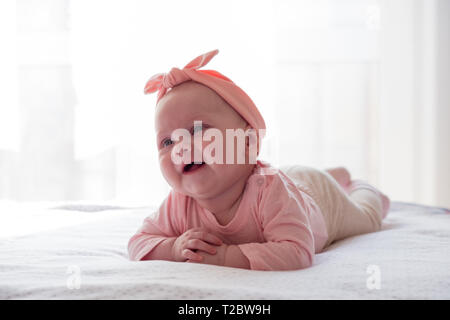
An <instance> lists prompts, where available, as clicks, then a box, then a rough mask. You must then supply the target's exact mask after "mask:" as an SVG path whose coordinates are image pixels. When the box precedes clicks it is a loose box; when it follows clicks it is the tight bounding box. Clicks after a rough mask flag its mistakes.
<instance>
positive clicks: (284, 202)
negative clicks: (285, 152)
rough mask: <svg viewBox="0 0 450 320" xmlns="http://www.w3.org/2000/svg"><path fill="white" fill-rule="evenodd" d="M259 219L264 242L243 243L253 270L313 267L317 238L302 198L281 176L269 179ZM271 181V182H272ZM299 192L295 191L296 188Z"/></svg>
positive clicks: (262, 199)
mask: <svg viewBox="0 0 450 320" xmlns="http://www.w3.org/2000/svg"><path fill="white" fill-rule="evenodd" d="M265 179H269V181H266V183H267V185H265V186H263V190H262V195H261V200H260V201H261V202H260V208H259V214H260V215H259V217H260V219H261V225H262V228H263V232H264V238H265V240H266V242H264V243H246V244H240V245H239V248H240V249H241V251H242V253H243V254H244V255H245V256H246V257H247V258H248V260H249V262H250V268H251V269H252V270H295V269H302V268H307V267H309V266H311V265H312V263H313V258H314V238H313V233H312V230H311V227H310V224H309V220H308V217H307V215H306V212H305V210H308V208H307V207H306V206H305V203H304V201H303V198H302V197H301V194H300V193H299V192H298V191H294V189H295V185H292V183H289V182H287V181H286V180H284V179H283V177H281V176H279V175H274V176H267V177H265ZM270 180H271V181H270ZM295 190H296V189H295Z"/></svg>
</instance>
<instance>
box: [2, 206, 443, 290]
mask: <svg viewBox="0 0 450 320" xmlns="http://www.w3.org/2000/svg"><path fill="white" fill-rule="evenodd" d="M67 209H71V210H67ZM96 209H98V210H100V209H107V210H103V211H96ZM0 210H1V211H0V216H1V217H2V219H3V220H2V221H10V223H11V221H13V223H12V224H13V225H14V224H15V225H16V226H18V225H22V226H24V230H23V232H22V233H21V234H20V233H19V234H18V235H14V234H13V233H7V230H8V227H7V226H5V225H2V229H1V230H3V232H4V233H3V236H2V235H0V299H450V250H449V249H450V214H449V212H448V210H444V209H438V208H430V207H424V206H417V205H412V204H405V203H393V206H392V210H391V212H390V213H389V215H388V218H387V219H386V220H385V223H384V226H383V230H382V231H380V232H377V233H372V234H366V235H362V236H358V237H353V238H349V239H346V240H343V241H340V242H337V243H335V244H333V245H332V246H330V247H329V248H328V249H327V250H326V251H325V252H323V253H321V254H318V255H317V256H316V259H315V264H314V266H313V267H311V268H308V269H304V270H297V271H279V272H264V271H251V270H243V269H235V268H226V267H218V266H211V265H201V264H189V263H175V262H168V261H145V262H131V261H129V260H128V258H127V248H126V246H127V242H128V239H129V237H130V236H131V235H132V234H133V233H134V232H135V231H136V230H137V228H138V227H139V226H140V224H141V222H142V220H143V219H144V217H145V216H147V215H148V214H149V213H150V212H151V210H152V209H151V208H142V209H133V210H132V209H116V210H114V208H112V207H111V208H108V207H102V208H98V207H95V206H94V207H86V206H81V207H70V206H68V207H59V209H51V210H50V209H42V208H41V209H40V211H39V210H38V211H37V212H38V214H36V211H34V210H31V208H30V207H26V210H22V211H21V210H19V212H17V210H16V212H14V210H13V212H10V213H8V212H7V210H5V208H0ZM77 210H83V211H86V210H88V211H89V212H82V211H77ZM31 211H33V212H31ZM8 214H10V215H12V214H15V215H16V216H15V217H16V218H15V220H11V219H9V220H8V219H5V217H7V216H8ZM19 216H20V219H18V217H19ZM76 216H79V217H80V218H81V220H80V221H84V222H83V223H82V224H78V225H72V226H70V223H65V222H67V221H72V222H73V221H75V217H76ZM27 217H28V218H29V217H33V218H32V219H31V220H27ZM22 219H23V220H22ZM14 221H15V222H14ZM27 221H33V224H34V225H35V226H39V225H40V226H41V227H38V228H36V230H40V231H39V232H37V233H32V231H33V228H32V227H29V228H26V226H27V225H30V224H29V223H28V224H27V223H26V222H27ZM39 221H40V224H39V223H38V222H39ZM45 221H60V223H59V224H56V227H54V228H53V229H52V228H47V229H50V230H46V228H45V227H44V228H43V227H42V225H44V226H45V225H46V224H45V223H43V222H45ZM13 229H14V230H16V231H17V229H16V228H13V227H12V226H11V230H13ZM78 280H79V282H77V281H78ZM378 280H379V281H378ZM78 284H79V288H78V289H77V286H78ZM368 284H369V285H368ZM377 284H379V289H377Z"/></svg>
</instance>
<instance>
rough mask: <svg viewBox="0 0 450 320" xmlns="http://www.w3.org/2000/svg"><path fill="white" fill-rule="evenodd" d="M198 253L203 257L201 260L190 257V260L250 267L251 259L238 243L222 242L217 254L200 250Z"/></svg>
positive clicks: (218, 264) (234, 266)
mask: <svg viewBox="0 0 450 320" xmlns="http://www.w3.org/2000/svg"><path fill="white" fill-rule="evenodd" d="M198 254H199V255H200V256H201V257H202V260H201V261H194V260H191V259H188V262H201V263H205V264H214V265H217V266H224V267H233V268H242V269H250V261H249V260H248V259H247V257H246V256H245V255H244V254H243V253H242V251H241V249H239V246H237V245H227V244H222V245H221V246H219V247H217V253H216V254H215V255H212V254H209V253H207V252H198Z"/></svg>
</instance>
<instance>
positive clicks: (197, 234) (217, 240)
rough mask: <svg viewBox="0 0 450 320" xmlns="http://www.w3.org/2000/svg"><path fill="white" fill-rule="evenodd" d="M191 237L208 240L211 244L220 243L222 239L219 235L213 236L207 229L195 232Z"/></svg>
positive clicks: (218, 244)
mask: <svg viewBox="0 0 450 320" xmlns="http://www.w3.org/2000/svg"><path fill="white" fill-rule="evenodd" d="M193 237H195V238H197V239H201V240H203V241H206V242H209V243H211V244H215V245H217V246H220V245H222V240H221V239H220V238H219V237H217V236H215V235H213V234H212V233H209V232H207V231H198V232H195V233H194V234H193Z"/></svg>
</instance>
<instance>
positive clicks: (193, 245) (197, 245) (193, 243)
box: [186, 239, 217, 254]
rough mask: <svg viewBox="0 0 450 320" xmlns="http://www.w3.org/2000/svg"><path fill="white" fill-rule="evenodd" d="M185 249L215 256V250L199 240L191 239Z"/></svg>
mask: <svg viewBox="0 0 450 320" xmlns="http://www.w3.org/2000/svg"><path fill="white" fill-rule="evenodd" d="M186 247H187V248H189V249H191V250H194V249H197V250H201V251H204V252H207V253H210V254H216V253H217V250H216V248H214V247H213V246H212V245H210V244H209V243H206V242H204V241H202V240H200V239H191V240H189V241H188V242H187V246H186Z"/></svg>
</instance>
